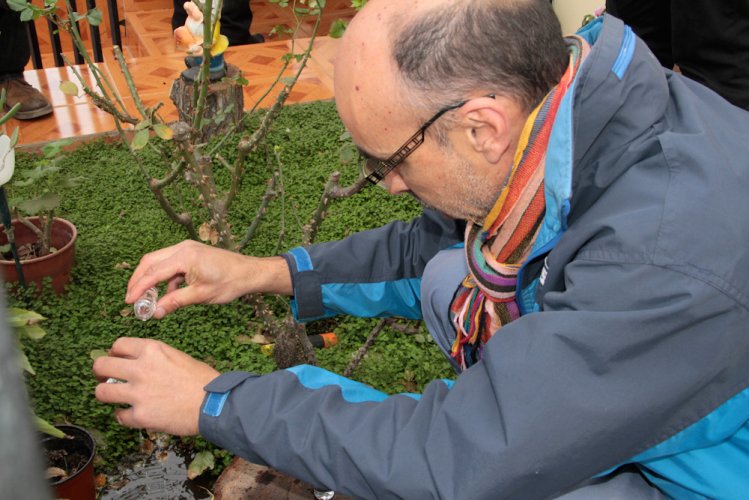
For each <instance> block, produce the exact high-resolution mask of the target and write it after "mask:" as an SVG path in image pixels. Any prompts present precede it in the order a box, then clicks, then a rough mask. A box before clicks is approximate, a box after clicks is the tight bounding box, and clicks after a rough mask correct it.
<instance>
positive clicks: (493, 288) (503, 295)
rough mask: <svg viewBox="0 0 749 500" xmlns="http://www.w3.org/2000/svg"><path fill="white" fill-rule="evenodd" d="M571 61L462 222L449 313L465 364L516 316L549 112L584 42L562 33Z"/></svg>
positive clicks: (536, 220)
mask: <svg viewBox="0 0 749 500" xmlns="http://www.w3.org/2000/svg"><path fill="white" fill-rule="evenodd" d="M567 41H568V45H569V50H570V64H569V66H568V67H567V71H566V72H565V73H564V75H563V76H562V79H561V81H560V82H559V84H558V85H557V86H556V87H554V88H553V89H552V90H551V92H549V94H547V95H546V97H545V98H544V99H543V101H542V102H541V104H539V105H538V107H537V108H536V109H535V110H533V112H532V113H531V114H530V116H529V117H528V120H527V121H526V123H525V126H524V127H523V131H522V133H521V135H520V140H519V143H518V147H517V151H516V152H515V158H514V161H513V166H512V169H511V171H510V174H509V176H508V178H507V182H506V184H505V186H504V187H503V188H502V192H501V193H500V195H499V199H498V200H497V202H496V203H495V205H494V207H493V208H492V210H491V211H490V212H489V215H487V217H486V220H485V221H484V224H483V226H479V225H477V224H473V223H469V224H468V226H467V227H466V240H465V251H466V259H467V261H468V269H469V274H468V276H466V278H465V279H464V280H463V282H462V284H461V286H460V288H459V289H458V291H457V293H456V295H455V298H454V299H453V302H452V305H451V306H450V313H451V318H452V322H453V325H454V326H455V329H456V332H457V335H456V337H455V343H454V344H453V347H452V356H453V358H455V360H456V361H457V363H458V365H460V367H461V368H462V369H463V370H465V369H466V368H467V367H469V366H471V365H472V364H474V363H475V362H476V361H478V360H479V359H481V352H482V349H483V345H484V344H485V343H486V342H487V341H488V340H489V339H490V338H491V337H492V335H494V334H495V333H496V332H497V330H499V329H500V328H502V326H503V325H505V324H507V323H509V322H510V321H513V320H515V319H517V318H518V317H519V316H520V310H519V308H518V304H517V302H516V300H515V290H516V286H517V275H518V271H519V270H520V267H521V265H522V264H523V262H525V260H526V259H527V258H528V256H529V254H530V251H531V248H532V247H533V242H534V241H535V240H536V236H538V231H539V228H540V227H541V223H542V222H543V219H544V215H545V212H546V202H545V199H544V167H545V164H546V148H547V147H548V143H549V136H550V135H551V128H552V125H553V124H554V118H555V116H556V113H557V109H559V104H560V102H561V101H562V98H563V97H564V95H565V93H566V92H567V89H568V88H569V85H570V84H571V83H572V81H573V80H574V78H575V75H576V74H577V70H578V68H579V67H580V64H581V63H582V61H583V59H584V55H585V54H584V50H585V49H586V48H587V44H586V43H585V42H584V41H583V40H582V39H580V38H578V37H574V36H573V37H568V38H567Z"/></svg>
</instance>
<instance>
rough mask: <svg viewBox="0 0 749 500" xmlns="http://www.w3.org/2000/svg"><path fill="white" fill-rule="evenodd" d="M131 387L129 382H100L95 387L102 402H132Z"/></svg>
mask: <svg viewBox="0 0 749 500" xmlns="http://www.w3.org/2000/svg"><path fill="white" fill-rule="evenodd" d="M131 392H132V390H131V388H130V386H129V384H107V383H106V382H104V383H102V384H99V385H97V386H96V389H94V395H95V396H96V399H98V400H99V401H101V402H102V403H120V404H131V400H130V398H131Z"/></svg>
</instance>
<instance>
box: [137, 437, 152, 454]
mask: <svg viewBox="0 0 749 500" xmlns="http://www.w3.org/2000/svg"><path fill="white" fill-rule="evenodd" d="M155 449H156V445H155V444H154V442H153V441H151V440H150V439H144V440H143V441H141V443H140V452H141V453H143V454H144V455H149V456H150V455H151V454H152V453H153V451H154V450H155Z"/></svg>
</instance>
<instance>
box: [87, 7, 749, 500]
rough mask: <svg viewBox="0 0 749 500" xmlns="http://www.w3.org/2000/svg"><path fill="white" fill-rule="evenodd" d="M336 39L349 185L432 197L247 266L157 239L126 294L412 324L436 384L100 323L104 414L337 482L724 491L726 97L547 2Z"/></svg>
mask: <svg viewBox="0 0 749 500" xmlns="http://www.w3.org/2000/svg"><path fill="white" fill-rule="evenodd" d="M340 47H341V49H340V51H339V54H338V57H337V59H336V67H335V71H336V77H335V86H336V88H335V91H336V92H335V93H336V102H337V105H338V109H339V112H340V116H341V118H342V120H343V122H344V124H345V125H346V127H347V128H348V130H349V131H350V133H351V135H352V137H353V139H354V141H355V142H356V143H357V145H358V146H359V148H360V150H361V152H362V154H363V155H365V156H366V157H367V159H368V160H367V168H368V174H369V178H370V180H372V181H373V182H377V183H382V184H383V185H384V186H385V187H386V188H387V189H388V190H389V191H390V192H391V193H393V194H396V193H410V194H412V195H413V196H415V197H417V198H418V199H420V200H421V201H422V202H423V203H424V204H425V205H426V206H428V207H431V208H428V209H426V210H425V212H424V214H423V215H422V216H421V217H419V218H417V219H416V220H414V221H412V222H411V223H408V224H405V223H399V222H396V223H393V224H389V225H387V226H384V227H382V228H379V229H375V230H372V231H367V232H363V233H359V234H356V235H353V236H351V237H349V238H346V239H344V240H341V241H338V242H332V243H322V244H318V245H313V246H310V247H306V248H297V249H293V250H291V251H290V252H288V253H287V254H285V255H283V256H278V257H272V258H265V259H258V258H253V257H247V256H242V255H237V254H232V253H229V252H225V251H222V250H217V249H213V248H210V247H206V246H203V245H199V244H197V243H194V242H186V243H181V244H179V245H176V246H173V247H169V248H166V249H163V250H159V251H157V252H154V253H152V254H149V255H147V256H145V257H144V258H143V260H142V262H141V264H140V265H139V266H138V268H137V269H136V271H135V273H134V274H133V277H132V279H131V282H130V284H129V287H128V295H127V299H126V300H128V301H129V302H133V301H134V300H135V299H136V298H137V297H138V296H139V295H140V294H141V293H143V292H144V291H145V290H146V289H147V288H149V287H150V286H153V285H155V284H156V283H159V282H163V281H168V282H169V283H170V285H169V287H168V293H167V294H166V295H165V296H164V297H162V298H161V299H160V301H159V304H158V310H157V313H156V317H163V316H164V315H166V314H169V313H171V312H172V311H174V310H175V309H176V308H178V307H182V306H185V305H188V304H193V303H223V302H228V301H230V300H232V299H234V298H236V297H238V296H240V295H242V294H244V293H249V292H259V291H265V292H275V293H282V294H287V295H291V296H293V301H294V310H295V313H296V315H297V317H298V319H300V320H306V319H313V318H318V317H323V316H327V315H332V314H338V313H346V314H353V315H359V316H389V315H396V316H402V317H407V318H423V319H424V320H425V322H426V324H427V326H428V328H429V331H430V333H431V334H432V335H433V336H434V338H435V340H436V342H437V344H438V345H439V346H440V348H441V349H442V350H443V351H444V352H445V354H446V356H447V357H448V359H449V360H450V362H451V363H452V364H453V366H454V367H455V368H456V370H457V371H458V372H459V376H458V377H457V381H456V382H455V383H454V384H453V383H446V382H443V381H434V382H432V383H431V384H430V385H429V386H428V387H427V388H426V390H425V392H424V393H423V394H422V395H420V396H414V395H393V396H389V397H388V396H386V395H385V394H382V393H379V392H376V391H374V390H372V389H371V388H368V387H365V386H363V385H361V384H358V383H356V382H353V381H351V380H348V379H345V378H343V377H340V376H337V375H335V374H332V373H329V372H327V371H325V370H322V369H319V368H314V367H308V366H301V367H295V368H291V369H289V370H282V371H278V372H275V373H272V374H269V375H265V376H257V375H253V374H249V373H241V372H233V373H227V374H223V375H219V374H218V372H216V371H215V370H213V369H212V368H210V367H209V366H207V365H205V364H203V363H200V362H198V361H196V360H194V359H192V358H190V357H188V356H187V355H185V354H183V353H181V352H179V351H176V350H174V349H172V348H170V347H168V346H166V345H165V344H162V343H158V342H154V341H149V340H143V339H129V338H124V339H120V340H118V341H117V342H115V344H114V345H113V347H112V351H111V353H110V356H108V357H103V358H99V359H98V360H97V361H96V363H95V365H94V371H95V373H96V374H97V376H98V377H100V378H106V377H115V378H118V379H122V380H126V381H127V383H125V384H100V385H99V386H98V387H97V391H96V395H97V397H98V398H99V399H100V400H102V401H105V402H112V403H126V404H129V405H131V407H130V408H127V409H119V410H117V418H118V420H119V421H120V422H121V423H122V424H123V425H127V426H132V427H146V428H151V429H160V430H165V431H167V432H171V433H175V434H195V433H198V432H199V433H200V434H202V435H203V436H204V437H206V438H207V439H209V440H210V441H212V442H213V443H215V444H217V445H219V446H222V447H224V448H226V449H228V450H230V451H231V452H233V453H235V454H237V455H240V456H242V457H244V458H247V459H249V460H251V461H254V462H259V463H265V464H269V465H271V466H273V467H275V468H278V469H280V470H282V471H286V472H288V473H289V474H292V475H294V476H296V477H299V478H301V479H304V480H306V481H309V482H311V483H312V484H314V485H316V486H319V487H325V488H328V489H334V490H336V491H341V492H344V493H348V494H350V495H354V496H356V497H362V498H407V499H420V498H446V499H484V498H486V499H494V498H522V499H525V498H549V497H559V496H564V495H568V496H566V497H565V498H658V497H662V496H664V495H667V496H670V497H677V498H703V497H711V498H717V497H721V498H730V497H734V498H738V497H742V496H745V495H746V494H747V493H749V475H747V474H746V471H747V470H749V445H747V443H748V442H749V424H748V423H747V421H748V419H749V335H747V331H748V330H747V324H749V253H748V252H749V251H748V250H747V242H749V221H747V218H746V214H747V213H749V197H748V196H747V195H746V193H747V192H749V141H747V137H746V132H747V130H749V113H747V112H746V111H744V110H741V109H739V108H737V107H734V106H731V105H730V104H728V103H726V101H724V100H723V99H722V98H721V97H719V96H718V95H717V94H715V93H713V92H712V91H710V90H708V89H707V88H705V87H702V86H701V85H699V84H697V83H695V82H693V81H690V80H687V79H685V78H683V77H681V76H680V75H678V74H674V73H673V72H671V71H668V70H664V69H663V68H662V67H661V66H660V65H659V64H658V61H657V60H656V59H655V58H654V57H653V56H652V54H651V53H650V52H649V51H648V49H647V47H646V46H645V45H644V44H643V43H642V42H641V41H640V40H639V39H637V37H636V36H635V35H634V34H633V33H632V31H631V30H630V29H629V28H628V27H626V26H624V25H623V24H622V23H621V22H620V21H619V20H617V19H616V18H613V17H608V16H607V17H604V18H601V19H598V20H596V21H595V22H593V23H591V24H590V25H588V26H586V28H585V29H584V30H582V31H581V32H580V33H579V34H578V35H577V36H572V37H566V38H563V37H562V36H561V34H560V28H559V24H558V22H557V20H556V18H555V16H554V14H553V12H552V10H551V8H550V6H549V2H547V1H546V0H493V1H492V0H470V1H469V0H462V1H461V0H459V1H452V2H448V1H419V2H402V1H395V0H372V1H370V2H369V3H368V5H367V7H366V8H365V9H364V10H362V12H361V13H360V14H359V15H357V16H356V17H355V19H354V20H353V22H352V23H351V25H350V27H349V28H348V31H347V34H346V36H345V39H344V40H342V43H341V45H340ZM180 284H185V286H179V285H180Z"/></svg>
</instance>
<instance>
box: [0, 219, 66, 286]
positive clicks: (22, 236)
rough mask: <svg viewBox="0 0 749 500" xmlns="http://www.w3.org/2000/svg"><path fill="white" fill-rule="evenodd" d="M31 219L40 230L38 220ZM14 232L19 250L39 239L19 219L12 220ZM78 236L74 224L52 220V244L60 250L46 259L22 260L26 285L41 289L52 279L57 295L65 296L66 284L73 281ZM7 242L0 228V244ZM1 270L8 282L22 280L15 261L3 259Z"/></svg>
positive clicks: (45, 257)
mask: <svg viewBox="0 0 749 500" xmlns="http://www.w3.org/2000/svg"><path fill="white" fill-rule="evenodd" d="M29 220H30V221H31V222H32V223H33V224H34V225H35V226H37V227H40V225H41V224H40V222H39V217H29ZM13 233H14V237H15V240H16V246H17V247H21V246H22V245H25V244H28V243H33V242H35V241H36V240H37V238H36V235H35V234H34V232H33V231H31V230H30V229H29V228H27V227H26V226H24V225H23V224H21V222H20V221H18V220H14V221H13ZM77 237H78V231H76V228H75V226H74V225H73V224H72V223H71V222H69V221H67V220H65V219H60V218H58V217H55V219H54V221H52V237H51V240H52V241H51V244H52V246H53V247H55V248H56V249H57V251H56V252H53V253H51V254H48V255H45V256H44V257H37V258H33V259H25V260H21V265H22V268H23V276H24V278H25V279H26V284H31V283H36V284H37V289H38V290H41V287H42V281H43V280H44V278H46V277H51V278H52V288H53V289H54V290H55V292H56V293H57V294H61V293H63V291H64V289H65V285H66V284H67V283H68V281H70V270H71V269H72V268H73V258H74V257H75V240H76V238H77ZM7 243H8V236H7V235H6V234H5V231H4V229H3V227H2V226H0V245H5V244H7ZM0 269H1V270H2V273H3V278H4V279H5V281H6V282H9V283H16V282H18V281H19V280H18V273H17V272H16V265H15V262H14V261H13V260H12V259H11V260H4V259H2V260H0Z"/></svg>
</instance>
